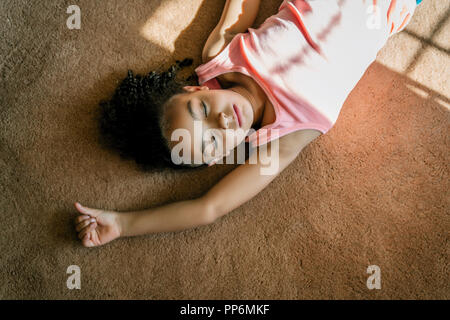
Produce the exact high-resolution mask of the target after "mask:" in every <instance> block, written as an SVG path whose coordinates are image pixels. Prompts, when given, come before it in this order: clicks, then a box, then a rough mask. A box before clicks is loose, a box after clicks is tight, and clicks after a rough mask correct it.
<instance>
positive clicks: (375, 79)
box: [0, 0, 450, 299]
mask: <svg viewBox="0 0 450 320" xmlns="http://www.w3.org/2000/svg"><path fill="white" fill-rule="evenodd" d="M76 3H77V4H78V5H79V6H80V8H81V14H82V24H81V30H69V29H67V27H66V19H67V17H68V16H69V15H68V14H67V13H66V9H67V7H68V6H69V5H70V4H73V1H54V0H52V1H32V2H30V1H25V0H3V1H1V2H0V20H1V21H3V23H2V26H1V27H0V46H1V47H0V63H1V64H0V209H1V217H2V235H1V240H0V246H1V247H0V249H1V258H0V283H1V287H0V298H2V299H18V298H31V299H37V298H44V299H50V298H57V299H80V298H83V299H104V298H124V299H131V298H132V299H162V298H168V299H180V298H184V299H195V298H200V299H220V298H225V299H240V298H248V299H259V298H264V299H279V298H281V299H321V298H333V299H343V298H356V299H381V298H387V299H392V298H400V299H411V298H420V299H424V298H431V299H437V298H445V299H449V298H450V286H449V284H450V281H449V275H450V270H449V253H450V247H449V230H450V214H449V213H450V212H449V211H450V210H449V208H450V203H449V199H450V194H449V191H448V190H449V189H450V185H449V150H450V136H449V129H450V114H449V108H450V107H449V106H450V103H449V95H450V89H449V88H450V86H449V71H450V70H449V66H450V60H449V41H448V40H449V38H450V37H449V36H450V34H449V30H450V28H449V21H450V20H447V17H448V16H449V15H448V13H449V11H448V9H449V3H448V2H447V1H440V0H425V1H424V2H423V4H422V5H421V6H420V7H419V8H418V10H417V14H416V15H415V17H414V21H413V22H412V23H411V24H410V26H408V29H407V30H406V31H404V32H403V33H402V34H399V35H396V36H394V37H393V38H392V39H391V40H390V41H389V43H388V45H387V46H386V48H385V49H383V51H382V52H381V53H380V55H379V58H378V61H377V62H375V63H374V64H373V65H372V66H371V67H370V68H369V69H368V71H367V72H366V74H365V75H364V77H363V79H362V80H361V82H360V83H359V84H358V86H357V87H356V88H355V90H354V91H353V92H352V94H351V96H350V97H349V99H348V100H347V103H346V104H345V106H344V108H343V109H342V111H341V115H340V118H339V120H338V122H337V124H336V125H335V127H334V128H333V129H331V130H330V131H329V132H328V133H327V134H326V135H323V136H321V137H320V138H318V139H317V140H316V141H314V142H313V143H312V144H311V145H309V146H308V147H307V148H306V149H305V150H304V152H302V154H301V155H300V156H299V157H298V159H297V160H296V161H295V162H294V163H293V164H292V165H291V166H290V167H289V168H288V169H286V170H285V171H284V172H283V173H282V174H281V175H280V176H279V177H278V178H277V179H275V181H273V182H272V183H271V184H270V185H269V186H268V187H267V188H266V189H265V190H264V191H263V192H262V193H260V194H259V195H258V196H257V197H256V198H254V199H252V200H251V201H250V202H248V203H246V204H245V205H243V206H242V207H240V208H239V209H237V210H235V211H233V212H232V213H230V214H229V215H227V216H225V217H224V218H222V219H221V220H220V221H218V222H217V223H215V224H213V225H209V226H206V227H201V228H197V229H192V230H187V231H183V232H177V233H167V234H157V235H149V236H143V237H136V238H128V239H121V240H118V241H115V242H113V243H111V244H109V245H106V246H104V247H100V248H94V249H86V248H83V247H82V246H81V245H80V243H79V242H78V241H77V238H76V234H75V231H74V228H73V225H72V219H73V218H74V216H75V210H74V207H73V203H74V202H75V201H80V202H81V203H83V204H86V205H88V206H92V207H100V208H108V209H116V210H137V209H144V208H149V207H152V206H157V205H160V204H163V203H167V202H170V201H176V200H183V199H190V198H194V197H197V196H199V195H201V194H203V193H204V192H205V191H207V190H208V188H210V187H211V186H212V185H213V184H214V183H215V182H217V181H218V180H219V179H220V178H221V177H222V176H224V175H225V174H226V173H227V172H229V171H231V170H232V169H233V168H234V166H232V165H223V166H214V167H212V168H207V169H205V170H200V171H186V172H172V171H167V172H164V173H151V172H147V173H143V172H141V171H139V170H138V169H137V167H136V166H135V165H134V163H133V162H131V161H123V160H121V159H120V158H119V157H118V155H117V154H115V153H114V152H113V151H110V150H104V149H102V148H101V147H100V146H99V144H98V142H97V129H96V123H95V121H94V119H93V115H94V110H95V108H96V107H97V103H98V102H99V101H100V100H101V99H104V98H107V97H109V95H110V94H111V93H112V92H113V90H114V88H115V86H116V85H117V80H119V79H121V78H122V77H124V76H125V74H126V71H127V69H128V68H131V69H133V70H135V71H137V72H148V71H150V70H153V69H155V68H158V67H159V66H164V67H166V66H168V65H170V64H171V63H172V62H174V61H175V59H182V58H185V57H193V58H194V63H195V65H198V64H199V63H200V56H201V50H202V45H203V43H204V42H205V41H206V39H207V37H208V34H209V32H210V31H211V30H212V29H213V28H214V26H215V24H216V23H217V21H218V19H219V18H220V15H221V10H222V8H223V5H224V3H225V0H217V1H209V0H208V1H206V0H191V1H184V0H165V1H162V0H136V1H132V2H130V1H125V0H109V1H100V0H95V1H92V0H89V1H88V0H78V1H76ZM280 3H281V1H280V0H270V1H269V0H266V1H263V4H262V6H261V12H260V15H259V16H258V19H257V21H256V23H255V26H257V25H259V24H260V23H261V22H263V21H264V19H265V18H267V17H268V16H270V15H271V14H273V13H275V11H276V9H277V7H278V5H279V4H280ZM192 70H193V69H191V70H186V71H188V72H190V71H192ZM373 264H375V265H378V266H379V267H380V268H381V284H382V288H381V289H380V290H368V288H367V287H366V280H367V277H368V274H367V273H366V270H367V267H368V266H369V265H373ZM70 265H78V266H80V268H81V290H69V289H67V287H66V279H67V277H68V275H67V274H66V269H67V267H68V266H70Z"/></svg>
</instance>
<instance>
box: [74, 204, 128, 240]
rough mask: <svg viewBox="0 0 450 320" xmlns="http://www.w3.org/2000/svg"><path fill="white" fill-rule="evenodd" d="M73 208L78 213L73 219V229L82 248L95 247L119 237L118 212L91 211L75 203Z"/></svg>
mask: <svg viewBox="0 0 450 320" xmlns="http://www.w3.org/2000/svg"><path fill="white" fill-rule="evenodd" d="M75 208H76V209H77V210H78V211H79V212H80V215H79V216H77V217H76V218H75V224H76V227H75V229H76V231H77V232H78V238H80V239H81V242H82V244H83V246H85V247H96V246H100V245H103V244H105V243H108V242H110V241H112V240H114V239H117V238H119V237H120V235H121V225H120V221H119V213H118V212H114V211H105V210H98V209H91V208H87V207H84V206H82V205H81V204H79V203H78V202H75Z"/></svg>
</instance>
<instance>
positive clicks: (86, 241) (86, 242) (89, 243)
mask: <svg viewBox="0 0 450 320" xmlns="http://www.w3.org/2000/svg"><path fill="white" fill-rule="evenodd" d="M88 235H89V233H88V234H86V235H85V236H84V238H83V240H82V241H81V244H82V245H83V246H84V247H88V248H89V247H93V246H94V242H93V241H92V240H91V238H90V237H89V236H88Z"/></svg>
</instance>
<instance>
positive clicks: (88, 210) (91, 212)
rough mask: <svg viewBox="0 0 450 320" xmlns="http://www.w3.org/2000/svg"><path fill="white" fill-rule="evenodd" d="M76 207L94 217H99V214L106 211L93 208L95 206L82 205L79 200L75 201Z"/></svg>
mask: <svg viewBox="0 0 450 320" xmlns="http://www.w3.org/2000/svg"><path fill="white" fill-rule="evenodd" d="M75 208H77V210H78V211H79V212H81V213H84V214H88V215H90V216H93V217H97V216H98V215H100V214H102V213H103V212H104V211H103V210H99V209H93V208H88V207H85V206H82V205H81V204H80V203H78V202H75Z"/></svg>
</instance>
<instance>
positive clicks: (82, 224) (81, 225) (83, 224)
mask: <svg viewBox="0 0 450 320" xmlns="http://www.w3.org/2000/svg"><path fill="white" fill-rule="evenodd" d="M93 222H95V218H91V219H86V220H83V221H81V222H80V223H79V224H77V225H76V227H75V230H77V232H80V231H81V230H83V228H85V227H87V226H88V225H89V224H91V223H93Z"/></svg>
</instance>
